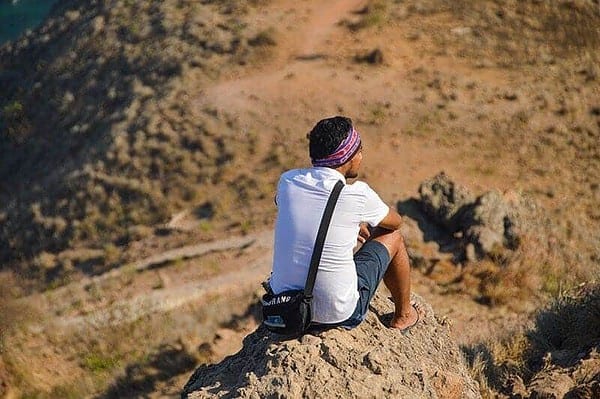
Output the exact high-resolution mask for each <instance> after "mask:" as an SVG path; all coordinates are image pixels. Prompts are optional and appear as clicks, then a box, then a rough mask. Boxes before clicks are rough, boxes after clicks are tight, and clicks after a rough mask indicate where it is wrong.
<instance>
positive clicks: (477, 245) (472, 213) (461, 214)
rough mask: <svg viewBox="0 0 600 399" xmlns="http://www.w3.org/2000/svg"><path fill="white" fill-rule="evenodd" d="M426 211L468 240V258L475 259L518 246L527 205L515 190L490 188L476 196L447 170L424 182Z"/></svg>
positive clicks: (420, 192) (423, 195) (422, 185)
mask: <svg viewBox="0 0 600 399" xmlns="http://www.w3.org/2000/svg"><path fill="white" fill-rule="evenodd" d="M419 195H420V200H421V204H422V207H423V210H424V211H425V213H426V214H427V215H428V216H429V217H430V218H432V219H433V221H434V222H436V223H437V224H440V225H442V226H444V227H445V228H446V229H448V230H449V232H451V233H457V232H460V234H461V235H462V237H463V238H464V240H465V258H467V259H469V260H475V259H474V258H481V257H483V256H485V255H486V254H488V253H490V252H492V251H493V250H494V249H495V248H496V247H503V248H508V249H516V248H517V247H518V246H519V242H520V229H521V227H522V226H523V220H522V219H523V218H522V215H523V214H524V213H525V209H526V205H525V204H524V202H525V201H524V199H523V198H521V197H520V196H519V195H517V194H515V193H505V194H501V193H500V192H498V191H489V192H487V193H484V194H483V195H481V196H479V197H476V196H474V195H473V194H471V193H470V192H469V191H468V190H467V189H466V188H464V187H461V186H459V185H457V184H456V183H454V182H453V181H452V180H451V179H450V178H449V177H448V176H447V175H446V174H445V173H444V172H442V173H440V174H438V175H436V176H435V177H433V178H432V179H429V180H426V181H424V182H423V183H421V185H420V187H419Z"/></svg>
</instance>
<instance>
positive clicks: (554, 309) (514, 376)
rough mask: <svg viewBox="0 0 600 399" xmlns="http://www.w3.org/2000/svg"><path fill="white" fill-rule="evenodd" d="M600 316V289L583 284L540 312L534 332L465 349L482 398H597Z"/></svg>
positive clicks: (598, 390)
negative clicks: (550, 396) (516, 396)
mask: <svg viewBox="0 0 600 399" xmlns="http://www.w3.org/2000/svg"><path fill="white" fill-rule="evenodd" d="M599 315H600V289H599V286H598V285H597V283H589V284H582V285H581V286H580V287H578V288H577V289H575V290H572V291H569V292H567V293H563V295H562V296H561V297H560V298H559V299H558V300H556V301H555V302H554V303H553V304H551V305H550V306H549V307H548V308H545V309H542V310H540V311H539V312H538V314H537V316H536V318H535V321H534V323H533V325H532V326H531V327H530V328H528V329H526V330H522V331H517V332H515V333H513V334H511V335H510V336H507V337H505V338H504V339H500V340H498V341H496V342H489V343H484V344H480V345H477V346H475V347H470V348H465V350H466V353H467V355H468V356H469V362H470V365H471V370H472V373H473V374H474V377H475V378H476V379H477V380H478V381H479V382H480V386H481V387H482V391H483V392H482V394H483V395H484V397H497V396H498V395H508V396H511V395H525V396H527V397H529V396H530V395H531V396H532V397H539V395H555V397H563V396H564V395H566V396H564V397H586V398H587V397H589V398H591V397H595V396H594V395H597V394H598V393H599V392H600V379H599V377H600V354H599V351H600V348H599V347H598V342H600V317H599ZM536 395H537V396H536Z"/></svg>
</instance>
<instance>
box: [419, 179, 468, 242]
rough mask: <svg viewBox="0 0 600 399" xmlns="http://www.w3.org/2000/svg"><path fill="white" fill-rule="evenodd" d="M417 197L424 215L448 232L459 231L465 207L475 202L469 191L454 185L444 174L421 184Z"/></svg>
mask: <svg viewBox="0 0 600 399" xmlns="http://www.w3.org/2000/svg"><path fill="white" fill-rule="evenodd" d="M419 195H420V197H421V204H422V206H423V210H424V211H425V213H426V214H427V215H429V216H430V217H431V218H433V219H434V220H435V221H436V222H437V223H439V224H441V225H442V226H444V227H445V228H446V229H448V230H449V231H450V232H455V231H458V230H460V229H461V227H462V220H463V216H464V215H463V214H464V212H465V210H466V207H467V206H468V205H471V204H472V203H473V202H474V201H475V197H474V196H473V194H471V193H470V192H469V190H467V189H466V188H465V187H462V186H460V185H458V184H455V183H454V182H453V181H452V180H450V178H449V177H448V176H447V175H446V174H445V173H444V172H441V173H439V174H438V175H436V176H434V177H433V178H432V179H429V180H425V181H424V182H423V183H421V185H420V186H419Z"/></svg>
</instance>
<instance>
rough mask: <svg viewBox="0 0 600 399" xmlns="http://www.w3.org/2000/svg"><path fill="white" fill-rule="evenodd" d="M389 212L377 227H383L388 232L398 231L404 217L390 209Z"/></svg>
mask: <svg viewBox="0 0 600 399" xmlns="http://www.w3.org/2000/svg"><path fill="white" fill-rule="evenodd" d="M389 209H390V210H389V212H388V214H387V215H385V217H384V218H383V219H382V220H381V222H379V224H378V225H377V227H381V228H383V229H386V230H398V229H399V228H400V226H401V225H402V216H400V214H399V213H398V212H396V211H395V210H394V209H392V208H389Z"/></svg>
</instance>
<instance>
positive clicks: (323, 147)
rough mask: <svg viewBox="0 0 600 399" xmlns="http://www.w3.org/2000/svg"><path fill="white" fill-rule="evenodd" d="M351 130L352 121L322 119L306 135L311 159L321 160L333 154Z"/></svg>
mask: <svg viewBox="0 0 600 399" xmlns="http://www.w3.org/2000/svg"><path fill="white" fill-rule="evenodd" d="M351 130H352V119H350V118H346V117H344V116H334V117H332V118H326V119H322V120H320V121H319V122H317V124H316V125H315V127H313V129H312V130H311V131H310V133H309V134H308V140H309V144H308V148H309V154H310V158H311V159H323V158H325V157H327V156H328V155H331V154H333V152H334V151H335V150H336V148H338V147H339V145H340V144H341V142H342V141H344V139H346V137H348V134H350V131H351Z"/></svg>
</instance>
